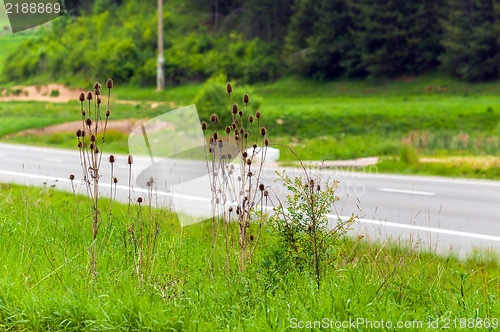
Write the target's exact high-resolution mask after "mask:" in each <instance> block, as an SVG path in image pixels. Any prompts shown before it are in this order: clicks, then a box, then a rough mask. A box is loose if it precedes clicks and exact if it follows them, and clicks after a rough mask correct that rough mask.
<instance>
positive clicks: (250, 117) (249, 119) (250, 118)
mask: <svg viewBox="0 0 500 332" xmlns="http://www.w3.org/2000/svg"><path fill="white" fill-rule="evenodd" d="M248 122H250V123H253V115H250V116H249V117H248Z"/></svg>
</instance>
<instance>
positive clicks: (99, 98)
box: [96, 94, 101, 105]
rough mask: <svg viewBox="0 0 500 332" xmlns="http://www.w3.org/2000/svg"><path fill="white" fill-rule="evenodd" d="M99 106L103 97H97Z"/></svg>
mask: <svg viewBox="0 0 500 332" xmlns="http://www.w3.org/2000/svg"><path fill="white" fill-rule="evenodd" d="M96 95H97V94H96ZM97 105H101V97H97Z"/></svg>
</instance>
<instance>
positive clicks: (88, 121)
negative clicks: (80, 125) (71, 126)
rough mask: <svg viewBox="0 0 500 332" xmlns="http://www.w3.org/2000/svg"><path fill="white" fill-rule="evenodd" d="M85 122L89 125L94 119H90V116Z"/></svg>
mask: <svg viewBox="0 0 500 332" xmlns="http://www.w3.org/2000/svg"><path fill="white" fill-rule="evenodd" d="M85 123H86V124H87V126H89V127H90V126H92V120H90V118H88V119H87V121H85Z"/></svg>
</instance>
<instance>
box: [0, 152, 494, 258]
mask: <svg viewBox="0 0 500 332" xmlns="http://www.w3.org/2000/svg"><path fill="white" fill-rule="evenodd" d="M116 157H117V158H116V159H117V162H116V164H115V176H116V177H117V178H118V179H119V185H118V190H117V199H119V200H120V201H123V202H126V201H127V200H128V194H129V193H128V191H129V189H128V185H127V183H128V165H127V164H126V160H127V158H126V156H121V155H118V156H116ZM134 160H135V162H134V165H133V166H134V168H133V176H134V177H136V176H137V175H139V173H140V172H141V171H142V170H143V169H145V168H147V167H148V166H150V165H151V162H150V160H149V158H139V157H135V158H134ZM167 167H168V169H169V171H168V172H164V173H168V176H165V178H164V179H162V180H161V181H158V182H157V183H156V185H157V186H158V187H157V192H158V194H157V195H156V200H157V201H158V202H159V203H160V204H162V205H167V206H171V207H174V208H176V209H179V210H182V211H183V212H184V213H187V214H190V215H200V214H203V213H209V206H210V205H209V202H210V192H209V190H208V186H207V181H208V180H207V178H203V177H197V176H199V175H200V172H201V173H203V172H204V171H205V169H206V168H205V163H204V162H197V161H190V162H185V161H181V160H177V161H172V162H171V164H170V166H167ZM101 169H102V170H101V173H102V175H103V177H102V180H101V189H100V190H101V194H104V195H109V192H110V184H109V179H110V177H109V174H110V165H109V163H108V162H107V156H103V162H102V167H101ZM200 170H201V171H200ZM288 171H289V172H296V170H288ZM274 172H275V168H274V167H265V168H264V172H263V177H262V180H263V182H264V183H265V184H266V185H271V184H273V181H274V179H275V177H276V176H275V174H274ZM81 173H82V172H81V167H80V157H79V153H78V151H71V150H60V149H49V148H40V147H30V146H23V145H10V144H3V143H2V144H0V182H11V183H18V184H26V185H46V186H53V185H55V187H56V188H59V189H62V190H68V191H71V190H72V189H71V183H70V181H69V179H68V177H69V175H70V174H74V175H75V176H76V178H77V179H81ZM186 176H187V178H186ZM322 176H323V177H330V178H332V179H337V180H340V186H339V188H338V191H337V194H338V195H339V196H340V201H339V202H337V203H336V204H335V206H334V211H333V213H332V215H331V217H332V218H331V219H332V222H333V220H336V219H337V217H341V218H346V217H348V216H350V215H351V213H354V214H357V215H359V216H360V219H359V222H357V223H356V224H355V225H354V227H353V230H352V233H353V234H357V235H364V236H365V238H367V239H371V240H380V241H383V240H385V238H386V237H391V238H393V239H399V238H401V239H405V240H408V239H409V240H411V241H412V243H413V244H415V245H417V246H418V247H421V248H424V249H432V250H437V251H439V252H442V253H447V252H449V251H450V250H453V251H454V252H456V253H458V254H459V255H461V256H463V255H465V254H467V253H468V252H470V251H471V250H472V249H473V248H476V247H477V248H479V247H482V248H491V249H493V250H495V251H497V252H500V250H499V249H500V182H497V181H482V180H465V179H451V178H439V177H420V176H418V177H417V176H397V175H386V174H378V173H377V172H376V167H372V168H371V169H370V172H366V173H360V172H346V171H343V172H340V171H339V172H337V171H334V170H329V171H325V172H323V175H322ZM185 180H190V181H188V182H184V183H182V184H179V183H180V181H185ZM165 182H166V185H164V184H165ZM172 184H173V186H171V185H172ZM75 187H76V191H77V192H79V193H85V187H84V186H82V185H81V181H75ZM273 188H274V189H275V190H276V192H277V193H278V194H279V196H280V197H281V198H283V197H284V195H285V193H284V191H283V188H282V187H280V186H279V184H273ZM145 192H146V191H145V189H142V188H139V187H138V186H137V185H135V186H134V188H133V193H132V196H133V198H134V199H135V198H136V197H138V196H143V197H144V196H145Z"/></svg>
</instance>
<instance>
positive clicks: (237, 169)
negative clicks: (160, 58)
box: [201, 83, 270, 273]
mask: <svg viewBox="0 0 500 332" xmlns="http://www.w3.org/2000/svg"><path fill="white" fill-rule="evenodd" d="M226 93H227V94H228V101H229V104H228V106H229V110H228V112H230V114H231V123H225V124H220V123H219V117H218V115H217V114H212V116H211V117H210V121H209V123H208V124H207V122H203V123H202V124H201V128H202V130H203V132H204V134H205V136H206V138H207V142H206V149H205V151H206V153H205V157H206V167H207V171H208V174H209V179H210V187H211V193H212V197H211V203H212V260H211V268H210V271H211V273H213V268H214V251H215V242H216V227H215V226H216V225H215V223H216V219H217V218H218V216H222V220H223V222H224V237H225V244H226V271H227V272H229V258H230V240H229V230H228V228H229V225H228V223H229V222H230V221H231V220H235V221H236V222H237V224H238V246H239V269H240V271H243V270H245V268H246V265H247V262H248V260H249V259H250V258H251V255H252V253H253V250H249V249H250V246H249V243H250V242H253V245H254V246H256V244H257V242H258V241H253V240H255V239H258V238H259V236H257V237H255V236H254V235H252V234H249V229H250V227H251V224H252V221H254V220H253V219H259V218H262V216H263V214H262V213H260V215H259V214H258V213H256V212H258V211H259V205H260V211H261V212H262V204H263V203H264V201H265V200H266V199H267V196H268V195H264V190H261V188H265V185H264V184H263V183H261V174H262V169H263V168H262V167H263V164H264V161H265V159H266V155H267V149H268V147H269V146H270V142H269V139H268V138H267V135H268V131H267V128H265V127H260V121H261V117H262V115H261V112H260V111H257V112H256V113H255V114H248V113H249V111H248V105H249V103H250V96H249V95H248V94H245V95H244V97H243V100H242V102H243V105H244V106H243V108H241V107H240V106H239V105H238V104H237V103H233V102H232V101H231V94H232V93H233V86H232V84H231V83H227V85H226ZM255 119H257V124H255ZM219 128H220V130H221V131H220V132H221V133H223V134H220V133H219V132H218V131H217V130H218V129H219ZM266 193H267V191H266ZM258 216H260V217H258ZM256 221H259V224H260V227H259V228H258V232H259V235H260V230H261V229H262V220H256Z"/></svg>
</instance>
